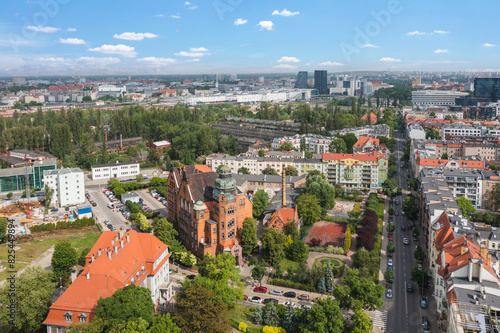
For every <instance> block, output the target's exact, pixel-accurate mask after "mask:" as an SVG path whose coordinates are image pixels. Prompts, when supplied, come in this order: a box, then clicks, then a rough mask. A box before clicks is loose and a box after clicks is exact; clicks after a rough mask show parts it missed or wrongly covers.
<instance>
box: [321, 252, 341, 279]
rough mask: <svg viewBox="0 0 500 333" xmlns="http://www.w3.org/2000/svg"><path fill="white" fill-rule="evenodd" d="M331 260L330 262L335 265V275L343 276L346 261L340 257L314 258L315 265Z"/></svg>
mask: <svg viewBox="0 0 500 333" xmlns="http://www.w3.org/2000/svg"><path fill="white" fill-rule="evenodd" d="M326 260H329V261H330V263H331V264H332V267H333V275H335V277H341V276H342V275H343V274H344V268H345V262H344V261H343V260H341V259H339V258H332V257H326V256H325V257H319V258H317V259H316V260H314V265H313V266H316V265H323V263H324V262H325V261H326Z"/></svg>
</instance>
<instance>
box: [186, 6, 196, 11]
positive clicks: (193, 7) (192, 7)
mask: <svg viewBox="0 0 500 333" xmlns="http://www.w3.org/2000/svg"><path fill="white" fill-rule="evenodd" d="M196 8H198V6H189V7H188V9H189V10H194V9H196Z"/></svg>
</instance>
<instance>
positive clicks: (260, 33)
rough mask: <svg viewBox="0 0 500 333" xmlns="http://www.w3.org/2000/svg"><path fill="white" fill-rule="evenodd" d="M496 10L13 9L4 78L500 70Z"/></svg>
mask: <svg viewBox="0 0 500 333" xmlns="http://www.w3.org/2000/svg"><path fill="white" fill-rule="evenodd" d="M499 9H500V3H499V2H497V1H488V2H487V3H486V2H476V3H473V2H470V1H468V2H466V1H462V0H458V1H448V0H444V1H436V0H433V1H429V0H420V1H417V0H390V1H373V0H357V1H338V0H310V1H296V0H286V1H281V0H274V1H261V0H252V1H251V0H209V1H206V0H204V1H202V0H198V1H197V0H191V1H180V0H142V1H139V0H134V1H128V0H122V1H116V0H114V1H112V0H100V1H96V0H87V1H81V0H40V1H38V0H5V1H4V3H2V10H1V12H0V75H54V74H57V75H65V74H69V75H91V74H151V75H155V74H182V73H185V74H197V73H204V74H211V73H263V72H283V73H294V72H296V71H298V70H309V71H313V70H314V69H326V70H328V71H329V72H336V71H347V70H393V71H398V70H411V71H419V70H423V71H453V70H472V71H474V70H498V69H499V68H500V65H499V64H498V61H499V60H498V59H500V57H499V49H500V40H499V39H500V37H499V36H498V30H499V28H500V27H499V25H500V23H498V20H497V13H498V10H499Z"/></svg>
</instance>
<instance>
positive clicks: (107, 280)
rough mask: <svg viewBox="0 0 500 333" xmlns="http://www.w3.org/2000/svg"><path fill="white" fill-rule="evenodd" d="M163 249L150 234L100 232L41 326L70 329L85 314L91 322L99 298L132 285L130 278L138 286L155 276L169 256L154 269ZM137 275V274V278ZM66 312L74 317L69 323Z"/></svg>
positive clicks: (161, 244) (159, 242)
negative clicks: (77, 272)
mask: <svg viewBox="0 0 500 333" xmlns="http://www.w3.org/2000/svg"><path fill="white" fill-rule="evenodd" d="M127 235H128V237H129V242H127ZM121 242H123V247H121ZM115 245H116V251H115ZM166 250H167V245H165V244H163V243H162V242H161V241H160V240H159V239H158V238H156V237H155V236H153V235H151V234H145V233H137V232H136V231H133V230H131V231H128V232H127V233H126V234H125V235H124V236H123V237H121V238H120V233H119V232H113V231H105V232H103V233H102V235H101V237H99V239H98V240H97V242H96V243H95V245H94V247H93V248H92V250H91V251H90V252H89V253H88V254H87V256H86V259H87V263H86V265H85V267H84V269H83V271H82V273H81V274H80V275H79V276H78V277H77V279H76V280H75V281H74V282H73V283H72V284H71V285H70V286H69V288H68V289H67V290H66V291H65V292H64V293H63V294H62V295H61V296H60V297H59V298H58V299H57V301H56V302H55V303H54V304H52V305H51V307H50V310H49V314H48V316H47V318H46V319H45V321H44V322H43V324H45V325H55V326H69V325H70V324H71V323H72V322H73V323H74V322H79V318H78V316H79V315H80V314H81V313H85V314H86V315H87V319H88V321H91V320H92V319H93V317H94V316H95V307H96V305H97V301H98V300H99V298H101V297H102V298H106V297H109V296H111V295H113V293H114V292H115V291H116V290H117V289H120V288H123V287H125V286H126V285H127V284H130V283H132V282H131V279H132V278H134V279H135V284H136V285H140V284H141V283H142V282H143V281H144V279H146V277H147V276H148V275H154V274H155V273H156V272H157V271H158V270H159V269H161V267H162V266H163V265H164V264H165V262H166V261H167V260H168V258H169V257H170V254H168V255H166V256H165V257H164V258H163V260H162V261H161V262H160V263H159V264H158V265H156V266H154V263H155V261H156V260H157V259H158V258H159V257H160V255H162V254H163V253H164V251H166ZM99 252H100V253H101V254H100V255H99ZM109 254H111V259H110V258H109ZM92 255H93V257H94V261H92ZM142 267H144V271H143V269H142ZM137 272H140V278H139V277H138V276H137ZM87 276H88V279H87ZM68 311H70V312H71V313H72V314H73V321H72V322H66V321H65V317H64V314H65V313H67V312H68Z"/></svg>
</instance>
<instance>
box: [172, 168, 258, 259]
mask: <svg viewBox="0 0 500 333" xmlns="http://www.w3.org/2000/svg"><path fill="white" fill-rule="evenodd" d="M167 186H168V198H167V200H168V219H169V220H170V221H177V224H178V231H179V238H180V239H181V241H182V243H183V244H184V246H186V248H187V249H188V250H189V251H191V252H192V253H193V254H195V255H196V256H197V257H199V258H203V257H204V256H205V255H206V254H208V253H209V254H211V255H212V256H217V255H218V254H220V253H222V252H224V251H226V252H230V253H231V254H233V256H234V257H235V258H236V261H237V264H238V265H240V266H241V265H242V264H243V257H242V252H241V245H240V240H239V239H238V238H237V237H236V236H237V234H238V230H240V229H241V227H242V225H243V220H244V219H245V218H246V217H252V202H251V201H250V200H249V199H248V197H247V196H246V195H245V194H244V193H241V192H240V191H239V190H238V189H237V187H236V180H235V179H234V178H233V177H232V175H231V169H230V168H229V167H227V166H225V167H223V168H222V170H221V171H220V172H219V174H216V173H215V172H213V171H211V170H210V169H209V168H207V167H206V166H199V165H191V166H184V167H178V168H173V169H172V172H171V173H170V175H169V177H168V180H167Z"/></svg>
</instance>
